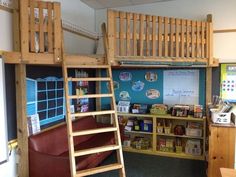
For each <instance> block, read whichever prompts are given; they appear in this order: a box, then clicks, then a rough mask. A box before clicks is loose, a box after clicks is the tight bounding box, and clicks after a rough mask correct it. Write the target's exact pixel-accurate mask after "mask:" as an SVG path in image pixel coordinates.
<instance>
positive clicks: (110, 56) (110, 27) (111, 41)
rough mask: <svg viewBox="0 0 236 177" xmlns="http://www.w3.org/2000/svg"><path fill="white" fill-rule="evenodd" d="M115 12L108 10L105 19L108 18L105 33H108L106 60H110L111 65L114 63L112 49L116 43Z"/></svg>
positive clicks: (113, 51)
mask: <svg viewBox="0 0 236 177" xmlns="http://www.w3.org/2000/svg"><path fill="white" fill-rule="evenodd" d="M114 13H115V12H114V11H112V10H108V11H107V17H108V22H107V23H108V25H107V33H108V44H109V45H108V47H109V48H108V59H109V60H110V62H111V63H112V62H113V61H114V57H115V48H114V43H115V42H116V38H115V33H114V32H115V31H116V30H115V29H114V27H115V24H114V23H116V21H115V14H114Z"/></svg>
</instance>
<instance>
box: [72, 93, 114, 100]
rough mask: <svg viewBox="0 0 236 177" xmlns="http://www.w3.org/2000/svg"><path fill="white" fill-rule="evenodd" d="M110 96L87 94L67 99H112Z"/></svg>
mask: <svg viewBox="0 0 236 177" xmlns="http://www.w3.org/2000/svg"><path fill="white" fill-rule="evenodd" d="M112 96H113V95H112V94H88V95H70V96H68V97H69V99H83V98H104V97H112Z"/></svg>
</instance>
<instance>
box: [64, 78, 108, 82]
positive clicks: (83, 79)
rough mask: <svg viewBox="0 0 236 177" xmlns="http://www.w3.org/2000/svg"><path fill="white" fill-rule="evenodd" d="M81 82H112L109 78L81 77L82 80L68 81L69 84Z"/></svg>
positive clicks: (72, 79) (73, 79) (69, 79)
mask: <svg viewBox="0 0 236 177" xmlns="http://www.w3.org/2000/svg"><path fill="white" fill-rule="evenodd" d="M69 81H72V82H79V81H111V78H109V77H81V78H71V77H69V78H68V79H67V82H69Z"/></svg>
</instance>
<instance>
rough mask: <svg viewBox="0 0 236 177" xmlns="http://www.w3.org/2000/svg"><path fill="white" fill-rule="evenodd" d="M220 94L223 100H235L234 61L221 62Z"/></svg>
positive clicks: (235, 70) (235, 68) (235, 76)
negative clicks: (229, 62) (228, 62)
mask: <svg viewBox="0 0 236 177" xmlns="http://www.w3.org/2000/svg"><path fill="white" fill-rule="evenodd" d="M220 80H221V87H220V95H221V98H222V99H223V100H225V101H229V102H236V63H235V64H221V79H220Z"/></svg>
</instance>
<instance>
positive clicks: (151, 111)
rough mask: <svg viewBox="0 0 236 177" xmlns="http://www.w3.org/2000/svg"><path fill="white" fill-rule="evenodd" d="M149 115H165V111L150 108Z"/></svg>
mask: <svg viewBox="0 0 236 177" xmlns="http://www.w3.org/2000/svg"><path fill="white" fill-rule="evenodd" d="M150 113H151V114H158V115H163V114H167V111H166V110H161V109H157V108H151V109H150Z"/></svg>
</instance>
